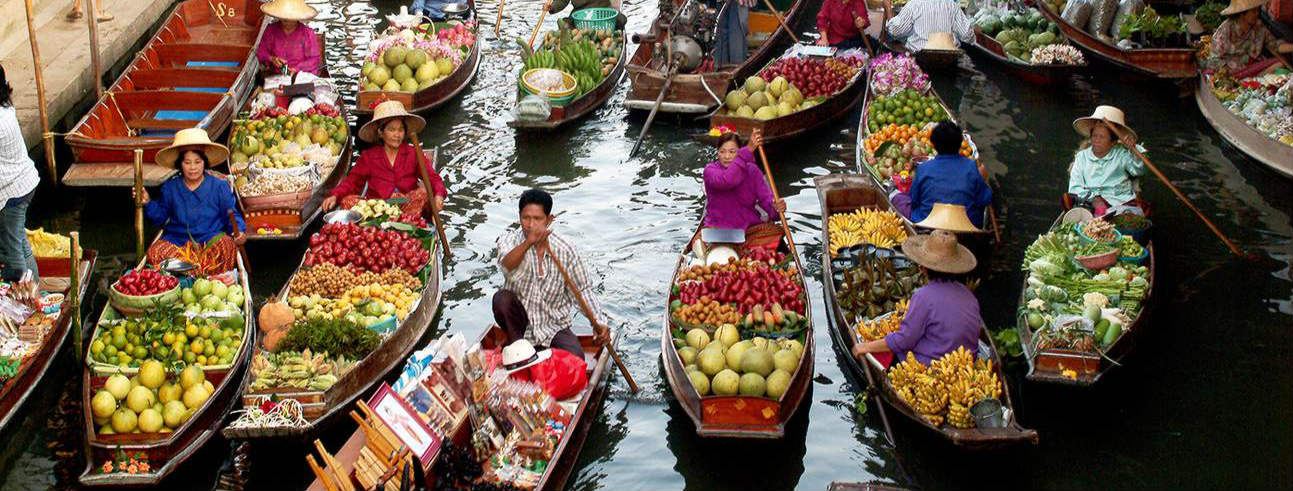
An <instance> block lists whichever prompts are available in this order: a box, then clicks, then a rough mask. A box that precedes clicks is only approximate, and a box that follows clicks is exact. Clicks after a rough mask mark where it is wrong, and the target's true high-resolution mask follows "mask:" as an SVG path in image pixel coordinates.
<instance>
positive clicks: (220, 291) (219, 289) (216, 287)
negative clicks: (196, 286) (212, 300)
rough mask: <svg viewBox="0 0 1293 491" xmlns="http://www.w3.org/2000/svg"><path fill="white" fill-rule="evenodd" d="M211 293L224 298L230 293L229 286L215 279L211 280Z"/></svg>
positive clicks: (221, 298)
mask: <svg viewBox="0 0 1293 491" xmlns="http://www.w3.org/2000/svg"><path fill="white" fill-rule="evenodd" d="M211 294H212V295H215V296H216V298H218V299H220V300H224V297H225V296H227V295H229V286H228V285H225V284H224V283H221V282H219V281H213V282H211Z"/></svg>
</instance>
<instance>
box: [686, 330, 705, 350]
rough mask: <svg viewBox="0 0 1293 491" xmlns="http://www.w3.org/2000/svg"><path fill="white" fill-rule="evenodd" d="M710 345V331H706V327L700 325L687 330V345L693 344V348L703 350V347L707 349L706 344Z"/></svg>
mask: <svg viewBox="0 0 1293 491" xmlns="http://www.w3.org/2000/svg"><path fill="white" fill-rule="evenodd" d="M708 345H709V333H707V332H705V330H704V329H701V328H699V327H698V328H695V329H692V330H690V331H687V346H691V347H692V348H695V349H698V350H702V349H705V346H708Z"/></svg>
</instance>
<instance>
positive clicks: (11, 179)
mask: <svg viewBox="0 0 1293 491" xmlns="http://www.w3.org/2000/svg"><path fill="white" fill-rule="evenodd" d="M12 96H13V87H10V86H9V80H8V79H7V78H6V77H5V72H4V66H0V263H3V264H4V270H3V277H4V279H6V280H9V281H16V280H17V279H18V278H20V277H21V276H22V274H23V271H24V270H30V271H31V272H32V275H33V276H34V277H37V281H38V280H39V278H38V275H39V273H40V271H39V270H37V269H36V257H35V256H34V255H33V254H32V252H31V243H30V242H28V241H27V205H29V204H30V203H31V197H32V195H34V194H35V193H36V185H38V184H40V174H39V173H37V172H36V163H35V162H32V161H31V157H30V156H28V155H27V144H26V143H24V142H23V139H22V129H21V128H19V127H18V113H17V111H15V110H14V107H13V98H12Z"/></svg>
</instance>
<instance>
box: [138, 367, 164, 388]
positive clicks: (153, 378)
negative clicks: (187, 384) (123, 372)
mask: <svg viewBox="0 0 1293 491" xmlns="http://www.w3.org/2000/svg"><path fill="white" fill-rule="evenodd" d="M163 382H166V368H164V367H162V362H160V361H157V360H148V361H145V362H144V363H143V364H142V365H139V383H140V384H142V385H143V386H144V387H148V388H149V389H156V388H158V387H161V386H162V383H163Z"/></svg>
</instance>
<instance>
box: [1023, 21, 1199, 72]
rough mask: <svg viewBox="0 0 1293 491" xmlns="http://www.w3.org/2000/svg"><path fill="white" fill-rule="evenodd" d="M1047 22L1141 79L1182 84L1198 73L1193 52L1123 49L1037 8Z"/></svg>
mask: <svg viewBox="0 0 1293 491" xmlns="http://www.w3.org/2000/svg"><path fill="white" fill-rule="evenodd" d="M1033 8H1036V9H1038V10H1040V11H1041V12H1042V15H1043V16H1045V17H1046V19H1047V20H1049V21H1051V22H1054V23H1055V24H1057V25H1059V26H1060V33H1061V34H1063V35H1064V37H1066V38H1068V39H1069V40H1070V41H1072V42H1073V44H1074V45H1076V46H1077V47H1078V48H1080V49H1081V50H1082V51H1084V52H1086V53H1087V54H1088V55H1090V56H1094V57H1095V58H1096V59H1098V60H1101V61H1103V62H1105V63H1108V64H1110V65H1113V66H1114V67H1117V68H1118V69H1120V70H1122V71H1124V72H1127V73H1130V74H1133V75H1137V76H1141V77H1148V78H1155V79H1162V80H1180V79H1185V78H1191V77H1193V76H1194V75H1195V73H1197V69H1198V66H1197V63H1196V62H1195V58H1194V52H1195V51H1194V49H1193V48H1141V49H1122V48H1119V47H1118V46H1116V45H1114V44H1113V43H1110V42H1107V41H1105V40H1103V39H1100V38H1098V37H1095V36H1092V35H1091V34H1090V33H1088V32H1086V30H1085V29H1082V28H1081V27H1078V26H1075V25H1073V24H1070V23H1069V22H1068V21H1066V20H1064V18H1063V17H1061V16H1060V14H1059V13H1057V12H1055V11H1053V10H1051V9H1050V8H1049V7H1044V6H1034V7H1033Z"/></svg>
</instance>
